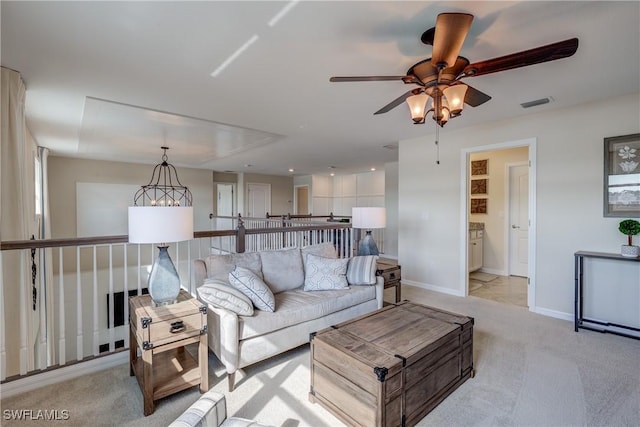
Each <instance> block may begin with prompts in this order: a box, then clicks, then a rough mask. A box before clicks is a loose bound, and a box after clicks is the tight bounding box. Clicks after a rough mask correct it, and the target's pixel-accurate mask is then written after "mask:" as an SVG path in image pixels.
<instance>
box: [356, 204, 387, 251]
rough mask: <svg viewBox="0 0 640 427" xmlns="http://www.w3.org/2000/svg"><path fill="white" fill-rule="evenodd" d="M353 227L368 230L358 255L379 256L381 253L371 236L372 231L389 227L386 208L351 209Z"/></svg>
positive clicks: (361, 242)
mask: <svg viewBox="0 0 640 427" xmlns="http://www.w3.org/2000/svg"><path fill="white" fill-rule="evenodd" d="M351 226H352V227H353V228H361V229H364V230H366V234H365V236H364V238H363V239H362V240H361V241H360V246H359V247H358V255H379V254H380V251H379V250H378V246H377V245H376V242H375V240H373V237H372V236H371V230H373V229H375V228H384V227H386V226H387V212H386V210H385V208H374V207H361V208H352V209H351Z"/></svg>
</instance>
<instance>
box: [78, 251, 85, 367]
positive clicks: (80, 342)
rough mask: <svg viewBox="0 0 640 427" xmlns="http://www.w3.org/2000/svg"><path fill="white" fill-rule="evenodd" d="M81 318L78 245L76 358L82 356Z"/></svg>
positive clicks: (80, 278) (80, 358)
mask: <svg viewBox="0 0 640 427" xmlns="http://www.w3.org/2000/svg"><path fill="white" fill-rule="evenodd" d="M82 323H83V319H82V277H81V275H80V246H77V247H76V327H77V332H76V360H78V361H81V360H82V359H83V358H84V338H83V336H82V333H83V332H82V329H83V325H82Z"/></svg>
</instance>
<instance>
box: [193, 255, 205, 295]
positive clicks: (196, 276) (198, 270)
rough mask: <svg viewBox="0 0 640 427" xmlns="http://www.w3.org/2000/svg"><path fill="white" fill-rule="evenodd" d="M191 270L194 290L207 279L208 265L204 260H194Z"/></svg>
mask: <svg viewBox="0 0 640 427" xmlns="http://www.w3.org/2000/svg"><path fill="white" fill-rule="evenodd" d="M192 267H193V268H192V269H191V283H192V284H193V286H194V288H197V287H198V286H200V285H202V284H203V283H204V279H206V278H207V265H206V264H205V262H204V260H202V259H194V260H193V265H192Z"/></svg>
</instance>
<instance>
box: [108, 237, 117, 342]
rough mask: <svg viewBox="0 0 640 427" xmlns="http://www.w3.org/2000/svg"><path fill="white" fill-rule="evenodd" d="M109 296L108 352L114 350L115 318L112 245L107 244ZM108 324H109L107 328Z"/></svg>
mask: <svg viewBox="0 0 640 427" xmlns="http://www.w3.org/2000/svg"><path fill="white" fill-rule="evenodd" d="M107 298H109V313H107V320H108V321H107V328H108V329H109V352H112V351H113V350H114V345H113V343H114V341H115V329H116V327H115V325H116V322H115V319H114V315H113V313H114V311H115V306H114V300H113V245H109V294H108V295H107ZM109 325H110V326H111V327H110V328H109Z"/></svg>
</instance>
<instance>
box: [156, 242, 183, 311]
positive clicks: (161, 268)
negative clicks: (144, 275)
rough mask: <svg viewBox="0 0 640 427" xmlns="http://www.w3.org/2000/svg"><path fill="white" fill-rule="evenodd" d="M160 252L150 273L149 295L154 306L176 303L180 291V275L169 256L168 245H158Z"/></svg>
mask: <svg viewBox="0 0 640 427" xmlns="http://www.w3.org/2000/svg"><path fill="white" fill-rule="evenodd" d="M158 249H159V250H160V253H159V254H158V258H156V260H155V261H154V262H153V266H152V267H151V273H149V281H148V287H149V295H151V299H152V300H153V305H154V307H158V306H161V305H169V304H174V303H176V302H177V301H178V294H179V293H180V276H179V275H178V271H177V270H176V267H175V266H174V265H173V261H171V257H170V256H169V251H168V250H167V249H168V246H158Z"/></svg>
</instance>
